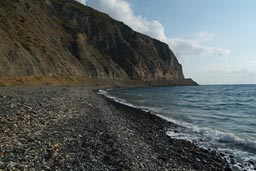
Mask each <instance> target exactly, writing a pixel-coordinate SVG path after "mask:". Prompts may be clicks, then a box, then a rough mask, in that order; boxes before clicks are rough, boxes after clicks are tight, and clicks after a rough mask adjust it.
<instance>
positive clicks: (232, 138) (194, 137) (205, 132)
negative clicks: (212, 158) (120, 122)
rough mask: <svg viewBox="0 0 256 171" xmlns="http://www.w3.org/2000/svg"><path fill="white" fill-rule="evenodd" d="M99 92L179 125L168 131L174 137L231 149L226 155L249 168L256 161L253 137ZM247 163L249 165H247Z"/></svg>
mask: <svg viewBox="0 0 256 171" xmlns="http://www.w3.org/2000/svg"><path fill="white" fill-rule="evenodd" d="M98 94H101V95H104V96H106V97H107V98H110V99H112V100H113V101H115V102H117V103H121V104H123V105H126V106H129V107H132V108H137V109H141V110H143V111H145V112H151V113H152V114H154V115H156V116H158V117H160V118H162V119H164V120H167V121H168V122H171V123H174V124H176V125H179V126H180V130H169V131H167V135H168V136H170V137H172V138H176V139H183V140H187V141H190V142H195V143H196V144H197V145H199V147H201V148H208V149H209V148H212V147H214V149H215V150H217V149H218V150H219V151H220V152H227V151H229V154H227V155H226V157H229V156H233V155H234V156H236V157H237V158H242V159H241V160H242V161H240V162H238V161H237V162H236V163H240V164H242V163H245V164H242V165H243V166H245V167H244V168H247V170H250V167H251V165H248V161H249V160H250V161H254V162H256V141H254V140H252V139H249V138H246V137H241V136H238V135H235V134H233V133H228V132H223V131H220V130H217V129H211V128H208V127H199V126H196V125H193V124H191V123H188V122H185V121H184V120H177V119H173V118H170V117H167V116H164V115H162V114H161V113H162V108H156V107H148V106H136V105H133V104H131V103H128V102H127V101H126V100H124V99H121V98H117V97H114V96H112V95H110V94H109V92H107V91H105V90H99V91H98ZM178 129H179V128H178ZM227 160H229V159H227ZM232 160H234V159H232ZM247 165H248V167H246V166H247ZM239 170H240V169H239Z"/></svg>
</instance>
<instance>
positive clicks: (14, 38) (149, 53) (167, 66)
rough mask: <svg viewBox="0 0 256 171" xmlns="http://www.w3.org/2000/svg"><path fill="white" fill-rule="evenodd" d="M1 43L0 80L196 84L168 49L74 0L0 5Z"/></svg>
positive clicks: (19, 0)
mask: <svg viewBox="0 0 256 171" xmlns="http://www.w3.org/2000/svg"><path fill="white" fill-rule="evenodd" d="M0 38H1V41H0V77H19V76H21V77H23V76H31V75H46V76H49V75H61V76H67V77H84V78H93V79H98V80H113V81H124V80H135V81H141V82H153V83H157V82H172V81H175V82H177V84H178V83H179V82H180V83H181V84H183V83H185V82H186V84H195V82H193V81H192V80H191V79H188V80H185V79H184V75H183V72H182V66H181V65H180V64H179V62H178V60H177V58H176V57H175V55H174V54H173V52H172V51H171V50H170V49H169V47H168V45H166V44H164V43H162V42H160V41H158V40H155V39H152V38H150V37H148V36H146V35H143V34H140V33H137V32H135V31H133V30H132V29H131V28H129V27H128V26H127V25H125V24H123V23H122V22H118V21H116V20H113V19H112V18H110V17H109V16H108V15H106V14H103V13H101V12H99V11H96V10H94V9H92V8H90V7H85V6H83V5H81V4H79V3H77V2H76V1H74V0H11V1H0ZM182 82H183V83H182Z"/></svg>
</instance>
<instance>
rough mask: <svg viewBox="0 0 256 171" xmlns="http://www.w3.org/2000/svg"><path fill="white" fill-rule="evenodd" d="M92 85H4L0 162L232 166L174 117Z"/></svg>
mask: <svg viewBox="0 0 256 171" xmlns="http://www.w3.org/2000/svg"><path fill="white" fill-rule="evenodd" d="M92 89H93V88H88V87H50V86H44V87H4V88H0V104H1V105H0V111H1V112H0V133H1V136H0V170H32V169H34V170H93V171H96V170H133V171H137V170H159V171H160V170H161V171H165V170H208V171H210V170H229V169H228V168H227V167H226V166H227V164H226V162H225V161H224V160H222V159H221V158H220V157H219V156H218V155H217V154H215V152H209V151H207V150H203V149H200V148H198V147H196V146H195V145H193V144H191V143H189V142H187V141H183V140H175V139H171V138H170V137H168V136H167V135H166V130H167V129H168V128H175V127H177V126H176V125H174V124H172V123H169V122H167V121H165V120H163V119H160V118H158V117H156V116H155V115H152V114H150V113H147V112H143V111H141V110H138V109H134V108H131V107H127V106H124V105H122V104H118V103H116V102H113V101H111V100H109V99H106V98H104V97H102V96H100V95H97V94H96V93H95V92H93V91H92Z"/></svg>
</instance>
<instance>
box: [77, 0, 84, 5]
mask: <svg viewBox="0 0 256 171" xmlns="http://www.w3.org/2000/svg"><path fill="white" fill-rule="evenodd" d="M76 1H77V2H80V3H81V4H83V5H86V1H87V0H76Z"/></svg>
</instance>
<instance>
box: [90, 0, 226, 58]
mask: <svg viewBox="0 0 256 171" xmlns="http://www.w3.org/2000/svg"><path fill="white" fill-rule="evenodd" d="M90 5H91V6H92V7H94V8H96V9H98V10H100V11H102V12H105V13H107V14H109V15H110V16H111V17H113V18H115V19H116V20H119V21H123V22H124V23H125V24H127V25H129V26H130V27H131V28H133V29H134V30H136V31H138V32H141V33H144V34H146V35H149V36H151V37H153V38H156V39H159V40H161V41H163V42H166V43H167V44H168V45H169V46H170V47H171V48H172V49H173V50H174V52H175V53H176V54H177V55H178V56H181V57H183V56H198V55H201V56H205V55H218V56H228V55H229V54H230V51H229V50H228V49H225V48H216V47H210V46H206V45H205V43H207V42H209V41H211V39H212V38H213V37H214V35H213V34H210V33H205V32H203V33H200V34H198V37H195V36H193V39H188V38H180V37H179V38H169V37H168V36H167V35H166V34H165V28H164V26H163V25H162V23H160V22H159V21H157V20H148V19H147V18H145V17H143V16H137V15H135V14H134V12H133V10H132V8H131V5H130V3H129V2H128V1H126V0H90Z"/></svg>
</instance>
